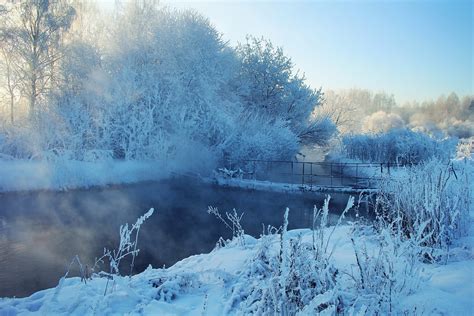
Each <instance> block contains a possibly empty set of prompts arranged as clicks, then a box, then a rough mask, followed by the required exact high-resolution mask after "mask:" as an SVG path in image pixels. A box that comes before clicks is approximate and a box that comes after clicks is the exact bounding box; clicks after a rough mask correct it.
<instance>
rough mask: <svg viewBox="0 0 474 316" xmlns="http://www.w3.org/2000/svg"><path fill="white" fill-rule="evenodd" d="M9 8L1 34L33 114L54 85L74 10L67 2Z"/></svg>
mask: <svg viewBox="0 0 474 316" xmlns="http://www.w3.org/2000/svg"><path fill="white" fill-rule="evenodd" d="M10 7H11V8H10V11H9V13H8V14H9V19H8V21H7V23H5V25H2V30H1V33H2V34H3V37H7V38H8V41H7V42H6V43H5V42H4V43H5V44H6V45H8V46H9V48H8V54H9V56H14V58H15V62H14V64H12V67H13V68H15V71H16V72H18V73H19V74H20V78H21V79H20V80H19V87H20V90H21V93H22V94H23V96H24V97H26V98H27V103H28V108H29V111H30V114H33V111H34V110H35V108H36V104H37V101H38V98H41V97H44V96H45V94H46V93H47V92H48V91H49V90H50V88H51V86H52V85H53V84H54V81H55V80H54V74H55V67H56V66H57V64H58V62H59V60H60V59H61V57H62V51H61V45H62V42H61V40H62V36H63V32H64V31H65V30H67V29H68V28H69V27H70V25H71V22H72V20H73V18H74V14H75V11H74V8H73V7H72V6H70V5H69V4H68V2H67V1H65V0H24V1H20V2H18V3H13V4H12V5H11V6H10Z"/></svg>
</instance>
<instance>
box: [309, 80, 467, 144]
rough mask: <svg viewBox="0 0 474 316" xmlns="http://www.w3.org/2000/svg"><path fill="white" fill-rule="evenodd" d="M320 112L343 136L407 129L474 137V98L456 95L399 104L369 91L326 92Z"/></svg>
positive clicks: (390, 97)
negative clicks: (328, 116) (332, 121)
mask: <svg viewBox="0 0 474 316" xmlns="http://www.w3.org/2000/svg"><path fill="white" fill-rule="evenodd" d="M317 112H318V113H320V112H323V113H327V114H329V115H330V116H331V117H332V118H333V120H334V122H335V123H336V125H337V126H338V128H339V130H340V131H341V132H343V133H360V132H374V133H378V132H385V131H388V130H390V129H393V128H402V127H407V128H410V129H413V130H415V131H420V132H425V133H427V134H430V135H432V136H436V137H445V136H451V137H457V138H469V137H472V136H474V96H472V95H471V96H463V97H459V96H458V95H457V94H456V93H451V94H450V95H448V96H444V95H442V96H440V97H439V98H438V99H437V100H436V101H433V100H429V101H423V102H410V103H405V104H399V103H397V102H396V100H395V98H394V96H393V95H389V94H387V93H384V92H381V93H373V92H371V91H369V90H363V89H350V90H340V91H331V90H330V91H325V100H324V104H323V106H322V107H321V108H319V109H317Z"/></svg>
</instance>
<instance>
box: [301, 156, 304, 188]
mask: <svg viewBox="0 0 474 316" xmlns="http://www.w3.org/2000/svg"><path fill="white" fill-rule="evenodd" d="M301 174H302V176H301V185H302V186H304V161H303V172H301Z"/></svg>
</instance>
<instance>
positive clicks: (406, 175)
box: [376, 159, 472, 261]
mask: <svg viewBox="0 0 474 316" xmlns="http://www.w3.org/2000/svg"><path fill="white" fill-rule="evenodd" d="M467 167H468V166H467V164H466V163H464V162H458V163H449V164H446V163H444V162H441V161H439V160H437V159H432V160H429V161H427V162H424V163H421V164H419V165H416V166H411V167H407V168H406V169H405V170H403V171H402V172H403V175H399V176H397V177H394V178H391V179H387V180H386V181H384V182H383V183H382V184H381V191H380V193H379V195H378V196H377V201H376V212H377V213H378V214H379V216H382V217H384V218H385V219H386V220H387V221H389V222H393V221H400V222H401V224H400V225H398V226H397V227H398V229H400V230H402V232H403V233H404V234H405V235H406V237H407V238H414V237H413V236H417V235H418V234H419V233H420V230H421V233H422V234H423V243H422V246H425V248H424V250H423V252H422V256H423V257H424V259H425V260H429V261H432V260H439V259H440V258H441V257H442V254H443V252H440V251H439V250H443V251H445V250H447V249H448V248H449V247H450V245H452V243H453V241H454V240H456V239H458V238H459V237H461V236H463V235H464V234H465V233H466V229H467V227H466V226H467V223H468V219H469V209H470V207H471V205H470V203H471V197H470V194H472V192H471V191H470V190H471V189H470V186H471V185H472V183H471V181H472V179H470V175H469V172H468V170H467Z"/></svg>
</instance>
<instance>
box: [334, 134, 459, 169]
mask: <svg viewBox="0 0 474 316" xmlns="http://www.w3.org/2000/svg"><path fill="white" fill-rule="evenodd" d="M456 145H457V140H455V139H436V138H433V137H430V136H428V135H426V134H423V133H419V132H414V131H411V130H408V129H394V130H391V131H389V132H387V133H382V134H375V135H371V134H368V135H348V136H345V137H343V139H342V151H343V153H344V154H345V156H347V157H348V158H353V159H358V160H362V161H367V162H392V163H397V164H403V165H405V164H416V163H419V162H422V161H427V160H429V159H431V158H437V159H439V160H442V161H448V160H449V159H450V158H451V157H452V156H453V155H454V154H455V151H456Z"/></svg>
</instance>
